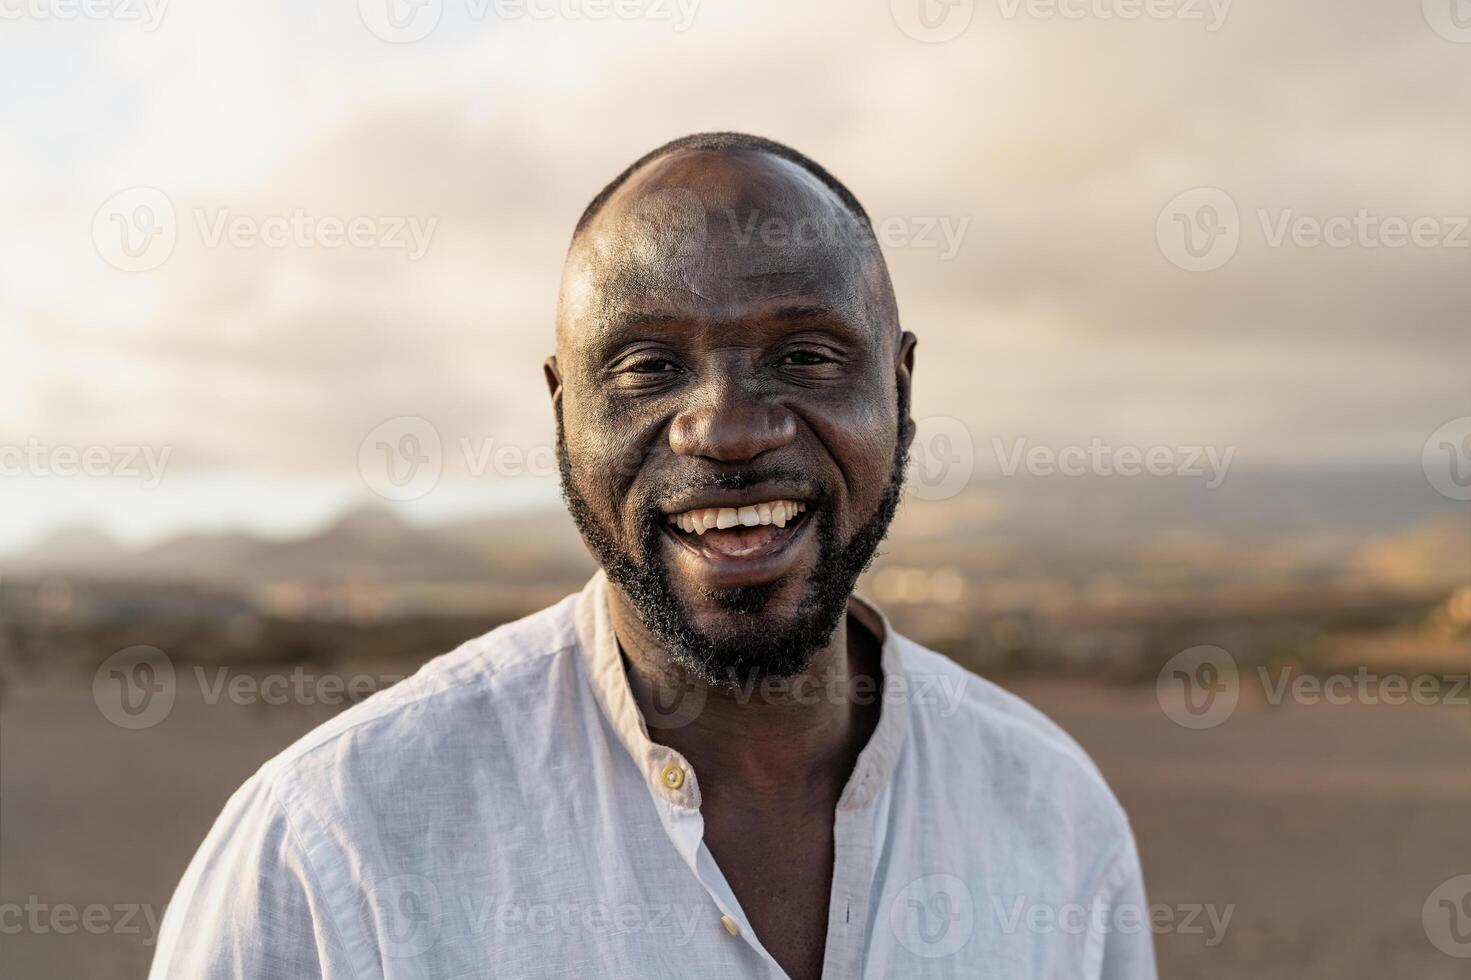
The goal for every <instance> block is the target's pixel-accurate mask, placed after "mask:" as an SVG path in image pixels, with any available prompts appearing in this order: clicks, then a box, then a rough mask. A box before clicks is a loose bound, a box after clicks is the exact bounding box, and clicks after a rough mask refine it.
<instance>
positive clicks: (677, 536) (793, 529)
mask: <svg viewBox="0 0 1471 980" xmlns="http://www.w3.org/2000/svg"><path fill="white" fill-rule="evenodd" d="M701 499H702V500H703V499H705V498H701ZM712 499H713V498H712ZM726 499H727V500H728V499H730V495H728V494H727V495H726ZM749 499H751V498H749V496H748V500H749ZM754 499H756V500H769V499H772V498H769V497H757V498H754ZM786 499H798V498H793V497H788V498H786ZM735 506H740V503H699V504H694V505H692V507H691V508H687V509H694V508H695V507H735ZM673 513H682V512H681V511H675V512H673ZM811 515H812V508H811V507H809V508H808V509H807V510H805V511H803V512H802V513H800V514H798V515H797V520H796V521H795V522H794V523H792V524H789V525H788V526H787V527H786V528H784V529H782V530H783V532H784V533H783V536H782V537H780V538H778V540H777V541H775V542H774V543H773V544H772V546H771V547H770V549H769V550H763V551H761V552H760V553H758V554H753V555H742V556H740V557H736V556H733V555H722V554H720V553H719V552H716V551H713V550H710V549H707V548H701V547H700V546H699V545H698V543H697V542H698V540H699V539H698V538H697V537H696V538H695V540H694V541H690V540H687V538H688V537H695V536H693V535H688V534H687V533H686V532H684V531H680V530H678V529H676V528H674V527H673V526H672V525H670V524H664V525H663V531H664V537H665V538H667V539H668V540H669V543H670V545H671V547H670V549H669V550H670V564H671V566H673V570H675V571H676V574H682V575H683V576H684V577H685V578H687V579H690V580H692V581H693V582H695V583H696V584H697V585H699V586H702V587H704V588H707V589H734V588H739V587H741V586H746V585H761V584H764V583H766V582H771V581H773V580H775V579H778V578H780V577H782V576H783V575H785V574H786V573H787V572H789V571H790V570H791V569H792V566H793V565H794V564H795V563H796V561H797V559H798V557H799V556H800V554H801V551H802V547H801V546H802V545H803V544H804V543H805V542H806V540H807V538H808V536H809V535H808V529H809V526H810V525H811V524H812V521H810V520H808V517H810V516H811Z"/></svg>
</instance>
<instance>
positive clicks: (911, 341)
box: [894, 330, 919, 446]
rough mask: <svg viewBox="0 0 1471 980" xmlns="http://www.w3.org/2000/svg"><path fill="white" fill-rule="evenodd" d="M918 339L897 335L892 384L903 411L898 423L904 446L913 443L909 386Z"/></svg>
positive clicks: (911, 379) (902, 334) (913, 430)
mask: <svg viewBox="0 0 1471 980" xmlns="http://www.w3.org/2000/svg"><path fill="white" fill-rule="evenodd" d="M918 344H919V338H918V337H916V336H915V335H914V334H912V333H910V332H909V331H908V330H905V331H904V332H903V333H901V334H900V335H899V349H898V351H897V352H896V356H895V358H894V383H895V384H896V385H897V386H898V388H899V404H900V406H902V408H903V411H904V418H902V419H900V420H899V421H900V422H901V423H902V424H903V426H904V444H905V445H906V446H908V445H910V444H911V443H913V442H914V433H915V425H914V414H913V412H912V411H910V405H911V404H912V403H911V401H910V394H911V391H912V389H911V385H912V384H913V381H914V348H915V347H916V346H918Z"/></svg>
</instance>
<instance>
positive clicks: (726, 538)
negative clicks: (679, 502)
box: [666, 500, 807, 560]
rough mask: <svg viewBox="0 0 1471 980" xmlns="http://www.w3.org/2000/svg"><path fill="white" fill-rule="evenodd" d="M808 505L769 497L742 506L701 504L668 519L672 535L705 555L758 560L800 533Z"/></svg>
mask: <svg viewBox="0 0 1471 980" xmlns="http://www.w3.org/2000/svg"><path fill="white" fill-rule="evenodd" d="M806 510H807V505H806V504H805V503H802V502H801V501H797V500H768V501H761V502H759V503H753V504H746V505H743V506H740V507H700V508H696V509H694V510H687V511H684V512H682V513H679V514H669V515H668V516H667V518H666V521H667V523H668V525H669V526H670V527H671V528H678V529H679V530H678V531H671V536H672V537H674V538H675V540H677V541H678V542H679V543H680V544H682V545H684V546H685V547H687V548H689V549H690V550H692V551H694V552H696V553H697V554H699V555H701V556H702V557H705V558H724V559H730V558H737V559H746V560H750V559H755V558H761V557H765V556H766V555H770V554H772V553H773V552H776V551H779V550H780V549H781V548H782V547H783V546H785V545H786V544H787V542H789V541H791V539H792V538H794V537H795V536H796V534H797V529H798V526H799V525H800V524H802V523H803V515H804V514H805V513H806Z"/></svg>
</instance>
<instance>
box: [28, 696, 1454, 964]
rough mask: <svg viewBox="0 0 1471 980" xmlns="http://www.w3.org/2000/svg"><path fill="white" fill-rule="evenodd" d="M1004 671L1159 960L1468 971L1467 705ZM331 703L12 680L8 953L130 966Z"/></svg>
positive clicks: (142, 957) (43, 960) (45, 960)
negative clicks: (228, 811) (1205, 694)
mask: <svg viewBox="0 0 1471 980" xmlns="http://www.w3.org/2000/svg"><path fill="white" fill-rule="evenodd" d="M181 687H182V686H181ZM1017 690H1018V691H1019V693H1021V694H1022V695H1023V696H1024V697H1026V698H1027V699H1029V700H1030V701H1032V702H1033V703H1034V704H1036V705H1037V706H1038V707H1040V708H1042V709H1043V710H1044V711H1046V712H1047V713H1048V714H1050V715H1051V716H1052V717H1054V718H1055V719H1056V720H1057V721H1059V722H1060V723H1061V724H1062V725H1063V726H1064V727H1065V728H1067V729H1068V730H1069V731H1070V732H1072V733H1073V735H1074V736H1075V737H1076V738H1077V739H1078V740H1079V741H1080V742H1081V743H1082V744H1083V746H1084V747H1085V748H1086V749H1088V751H1089V752H1090V753H1092V755H1093V757H1094V758H1095V760H1097V762H1098V764H1099V765H1100V767H1101V768H1102V769H1103V771H1104V774H1105V775H1106V776H1107V777H1108V778H1109V780H1110V782H1111V783H1112V785H1113V787H1114V790H1115V792H1116V793H1117V794H1118V796H1119V797H1120V799H1121V800H1122V801H1123V803H1124V806H1125V808H1126V809H1127V810H1128V812H1129V814H1130V816H1131V819H1132V820H1133V823H1134V827H1135V832H1136V834H1137V836H1138V839H1139V842H1140V848H1141V851H1142V854H1143V859H1144V866H1145V873H1146V877H1147V881H1148V886H1149V891H1150V896H1149V897H1150V901H1151V902H1152V903H1157V904H1159V905H1162V906H1167V907H1168V908H1169V909H1170V910H1171V913H1172V918H1173V920H1174V921H1175V922H1176V923H1177V924H1178V925H1179V928H1174V929H1170V930H1168V931H1164V932H1161V933H1159V934H1158V935H1157V936H1156V946H1157V949H1158V955H1159V965H1160V974H1161V976H1163V977H1189V978H1194V980H1212V978H1224V977H1232V978H1235V977H1251V978H1254V980H1272V978H1284V980H1285V978H1292V980H1300V978H1305V977H1333V978H1335V980H1350V978H1360V977H1362V978H1366V980H1368V978H1373V980H1383V978H1388V977H1415V978H1417V980H1430V978H1437V977H1447V978H1449V977H1465V976H1468V975H1471V960H1467V959H1453V958H1451V957H1449V956H1447V955H1446V954H1444V953H1442V952H1440V951H1439V950H1437V949H1436V948H1435V946H1434V945H1432V943H1431V941H1430V940H1429V938H1428V937H1427V933H1426V929H1425V927H1424V926H1423V925H1422V919H1421V910H1422V907H1424V905H1425V903H1426V899H1427V898H1428V897H1429V896H1430V893H1431V892H1432V890H1434V889H1435V888H1436V886H1437V885H1439V884H1441V883H1442V882H1444V881H1445V880H1447V879H1448V878H1451V877H1453V876H1455V875H1460V874H1467V873H1471V710H1468V709H1467V708H1465V707H1449V706H1435V707H1426V706H1417V705H1407V706H1403V707H1389V706H1383V705H1378V706H1369V705H1362V704H1354V705H1346V706H1339V705H1329V704H1321V705H1315V706H1306V705H1301V704H1292V705H1286V706H1282V707H1275V708H1274V707H1270V706H1266V705H1250V704H1245V703H1243V704H1242V706H1241V707H1240V708H1238V710H1237V711H1236V713H1235V714H1234V715H1233V716H1232V717H1231V718H1230V719H1229V720H1228V721H1227V722H1225V723H1224V724H1222V725H1220V726H1219V727H1217V728H1214V729H1209V730H1205V731H1190V730H1186V729H1183V728H1180V727H1178V726H1176V725H1175V724H1173V723H1172V722H1170V721H1169V720H1168V718H1167V717H1166V716H1165V715H1164V714H1163V713H1162V712H1161V710H1160V708H1159V706H1158V705H1157V704H1156V703H1155V700H1154V692H1153V689H1152V688H1119V687H1104V686H1098V685H1082V684H1065V683H1058V682H1046V683H1039V682H1027V683H1024V684H1019V685H1017ZM328 713H329V711H328V710H327V709H323V708H316V709H307V708H302V707H290V708H280V707H275V708H272V707H265V706H261V705H253V706H245V707H241V706H228V707H227V706H221V705H215V706H210V705H206V704H204V703H202V702H201V701H200V700H199V699H198V698H197V697H196V698H195V699H193V700H191V699H189V698H188V697H183V696H181V697H180V700H179V701H178V702H177V703H176V704H175V706H174V708H173V710H172V712H171V713H170V714H169V715H168V717H167V718H166V719H165V720H164V721H163V722H161V723H159V724H158V725H156V726H155V727H153V728H149V729H146V730H142V731H125V730H122V729H120V728H118V727H115V726H114V725H112V724H111V723H109V722H108V721H107V720H106V719H104V718H103V717H102V715H101V714H100V713H99V712H98V710H97V708H96V706H95V705H94V703H93V701H92V698H91V693H90V690H87V689H80V686H79V689H78V690H75V691H56V690H51V691H46V692H42V691H36V690H29V691H27V690H16V689H12V690H11V691H9V692H8V694H7V697H6V700H5V702H4V704H3V706H0V903H14V906H12V905H9V904H7V905H5V908H6V909H7V910H8V911H7V913H6V915H5V916H4V917H3V918H0V959H3V961H4V963H5V969H4V971H3V972H4V974H5V975H6V976H11V977H17V978H50V977H90V978H95V980H105V978H114V977H117V978H125V977H126V978H134V977H141V976H144V975H145V974H146V972H147V966H148V963H149V960H150V957H151V955H152V947H151V940H152V935H153V932H154V929H155V928H156V925H155V923H154V921H153V920H154V919H155V918H156V916H157V915H159V914H161V912H162V909H163V907H164V905H165V904H166V903H167V901H168V899H169V895H170V893H171V891H172V889H173V886H174V884H175V883H176V882H177V880H178V878H179V875H180V873H181V872H182V871H183V869H184V865H185V863H186V862H187V861H188V859H189V856H190V854H191V853H192V851H193V849H194V847H195V846H196V845H197V844H198V842H199V840H200V839H201V837H202V836H203V834H204V832H205V830H206V829H207V828H208V826H209V824H210V823H211V821H212V820H213V819H214V817H215V815H216V814H217V813H218V811H219V809H220V807H221V805H222V804H223V803H224V801H225V798H226V797H227V796H228V795H229V793H230V792H231V791H232V790H233V789H234V788H235V787H236V786H237V785H238V784H239V783H240V782H241V780H242V779H244V778H245V777H246V776H247V775H248V774H249V773H250V772H251V771H253V770H254V769H255V767H256V766H258V765H259V764H260V763H261V762H262V761H264V760H265V759H266V758H268V757H269V756H270V755H272V754H273V753H275V752H276V751H278V750H279V749H281V748H283V747H284V746H286V745H287V744H289V743H290V742H291V741H292V740H293V739H295V738H296V737H297V736H298V735H300V734H302V733H303V732H305V731H306V730H307V729H309V728H310V727H312V726H313V725H314V724H316V723H317V722H319V721H321V720H322V719H323V718H325V717H326V716H327V714H328ZM38 902H39V903H44V905H45V906H46V907H47V908H48V909H55V908H59V907H62V906H67V905H70V906H75V907H76V908H77V909H78V910H84V909H85V907H86V906H91V905H100V906H103V907H104V910H100V911H99V910H94V911H93V912H92V913H90V914H91V915H92V916H94V918H93V919H91V920H89V921H88V922H86V923H84V921H83V920H82V919H78V920H77V921H69V920H66V919H65V918H62V919H59V920H54V921H53V925H51V926H45V925H43V927H42V928H39V929H37V928H34V927H32V926H30V925H29V924H27V923H26V922H25V921H23V917H26V916H28V915H29V913H28V912H26V911H25V907H26V906H27V904H31V905H35V904H36V903H38ZM15 906H19V907H20V908H19V910H16V909H15ZM1192 906H1213V907H1214V909H1215V910H1216V911H1217V913H1218V914H1221V913H1224V912H1225V910H1227V909H1228V908H1229V909H1230V916H1231V917H1230V919H1229V921H1228V922H1227V924H1226V926H1225V929H1224V933H1223V934H1221V935H1220V936H1219V937H1218V939H1219V941H1217V942H1215V944H1214V945H1211V944H1210V943H1211V942H1212V941H1213V932H1214V930H1213V929H1212V927H1211V926H1210V924H1209V922H1208V920H1207V918H1206V916H1205V915H1204V914H1203V913H1202V914H1200V915H1199V916H1198V917H1197V918H1196V919H1195V920H1194V921H1193V922H1187V921H1186V918H1187V915H1188V911H1187V910H1188V909H1189V908H1190V907H1192ZM130 910H131V911H130ZM78 914H79V915H80V914H81V912H80V911H79V913H78ZM18 923H19V924H20V926H21V927H20V928H19V930H18V931H17V930H16V928H15V927H16V925H17V924H18Z"/></svg>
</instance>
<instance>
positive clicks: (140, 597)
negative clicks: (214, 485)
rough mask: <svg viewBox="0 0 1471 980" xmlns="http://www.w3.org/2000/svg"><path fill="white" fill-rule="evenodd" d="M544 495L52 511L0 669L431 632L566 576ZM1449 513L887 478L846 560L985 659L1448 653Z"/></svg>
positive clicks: (1366, 474)
mask: <svg viewBox="0 0 1471 980" xmlns="http://www.w3.org/2000/svg"><path fill="white" fill-rule="evenodd" d="M593 568H594V566H593V563H592V561H591V559H590V558H589V556H588V554H587V552H586V551H585V549H584V548H583V545H582V542H581V540H580V539H579V538H578V536H577V534H576V531H575V529H574V528H573V526H572V523H571V520H570V519H569V518H568V517H567V515H566V514H565V512H563V511H561V510H538V511H530V512H521V513H516V514H513V515H509V516H505V517H495V518H487V517H481V518H476V519H472V520H461V521H450V522H443V523H437V524H419V523H413V522H410V521H408V520H406V519H405V518H403V517H401V516H399V515H398V514H397V513H396V512H395V511H393V510H391V509H390V508H389V506H388V505H386V504H384V505H364V506H362V507H360V508H356V509H352V510H349V511H348V512H346V513H344V514H342V515H341V516H340V517H339V518H337V519H336V520H335V521H333V522H332V523H330V524H329V525H328V526H326V527H325V528H323V529H321V530H320V531H319V532H317V533H314V534H310V535H306V536H302V537H297V538H285V539H272V538H262V537H257V536H253V535H251V534H247V533H219V534H198V533H190V534H183V535H179V536H176V537H173V538H171V539H168V540H165V541H162V542H160V543H157V544H155V545H153V546H150V547H147V548H142V549H130V548H126V547H124V546H122V545H119V544H118V543H116V542H115V541H113V540H112V539H110V538H109V537H108V536H107V535H106V534H105V533H103V532H101V531H98V530H95V529H89V528H85V527H80V528H72V529H65V530H61V531H58V532H56V533H54V534H53V535H51V536H49V537H47V538H45V539H44V540H43V541H42V542H41V543H39V544H38V545H36V546H35V547H33V548H30V549H28V550H26V551H25V552H23V553H20V554H16V555H13V556H11V557H10V558H9V559H8V560H7V561H5V562H4V563H3V564H0V571H3V577H0V630H3V632H0V670H3V671H4V674H5V676H7V677H10V678H17V679H18V678H21V677H26V678H30V679H33V680H41V679H44V678H47V677H73V678H74V677H79V676H89V675H90V674H91V672H92V671H93V670H95V669H96V667H97V665H98V664H99V663H101V661H102V660H103V659H105V658H106V657H107V656H109V655H111V654H112V653H114V652H116V651H118V650H120V649H122V648H124V647H127V646H130V645H134V644H146V645H150V646H155V647H158V648H160V649H162V650H163V651H165V652H166V653H167V654H168V655H169V657H170V658H172V659H173V660H175V661H176V662H179V663H184V664H190V663H193V664H205V665H209V664H229V665H231V666H233V667H236V668H240V667H249V666H260V667H266V668H272V667H276V666H279V665H282V664H306V665H312V666H317V667H322V666H345V665H351V666H355V667H357V666H362V665H370V666H372V667H374V668H375V669H380V670H385V671H387V670H390V669H393V670H398V671H405V672H406V671H412V670H413V669H414V668H416V667H417V666H418V665H419V664H420V663H422V662H423V661H424V660H426V659H428V658H429V657H430V656H433V655H434V654H436V653H440V652H444V651H446V650H448V649H451V648H452V647H453V646H455V645H456V644H458V643H459V642H460V641H462V640H464V639H466V638H468V637H471V636H474V635H478V634H479V633H482V632H484V631H486V630H488V629H491V628H493V627H494V626H496V625H498V624H500V623H503V622H508V621H510V620H513V619H517V618H519V617H521V616H523V615H526V614H528V613H530V612H533V611H535V610H537V609H540V608H542V607H544V606H546V605H549V604H551V603H552V602H554V601H556V600H557V599H559V598H561V597H562V596H564V595H566V594H568V593H569V592H573V591H576V590H577V589H579V588H580V587H581V585H582V583H583V582H585V581H586V579H587V577H588V576H589V575H590V574H591V573H592V571H593ZM1468 587H1471V514H1468V513H1467V512H1466V510H1465V508H1458V507H1456V506H1454V505H1453V504H1452V502H1450V501H1447V500H1445V499H1444V498H1443V497H1439V496H1438V495H1436V494H1435V493H1434V492H1433V491H1432V490H1431V489H1430V488H1429V487H1428V485H1426V484H1425V483H1424V480H1423V477H1422V476H1421V474H1419V473H1408V474H1400V473H1397V472H1395V471H1389V470H1385V471H1377V472H1376V471H1357V472H1343V473H1335V472H1328V473H1276V474H1273V473H1266V474H1258V475H1254V476H1253V475H1239V476H1237V477H1236V478H1235V479H1230V480H1227V481H1226V482H1225V483H1224V484H1223V485H1222V486H1221V487H1219V488H1217V489H1214V490H1207V489H1204V488H1203V487H1202V486H1201V485H1199V484H1198V483H1192V482H1189V481H1184V480H1179V479H1173V480H1172V479H1165V478H1161V479H1135V480H1118V479H1114V480H1110V479H1105V478H1092V479H1073V480H1061V479H1046V478H1035V477H1033V478H1026V479H1012V480H993V481H990V482H989V483H980V484H977V485H976V486H973V487H972V488H970V489H967V490H965V491H964V492H962V493H960V494H958V495H957V496H955V497H952V498H950V499H946V500H922V499H919V500H916V499H909V500H907V501H906V503H905V505H904V507H903V508H902V509H901V513H900V516H899V518H898V519H897V521H896V523H895V526H894V529H893V532H892V534H891V537H890V540H889V541H888V543H887V544H886V545H885V546H884V547H883V549H881V555H880V558H879V559H878V560H877V561H876V562H875V565H874V567H873V569H872V570H871V571H870V572H869V573H868V574H867V575H866V576H865V577H864V579H863V580H862V582H861V583H860V591H863V592H864V593H865V594H867V595H869V596H871V597H872V598H874V599H875V600H876V601H877V602H879V603H880V605H881V606H882V607H883V608H884V609H885V610H886V612H887V613H888V614H889V615H890V617H891V619H892V620H893V621H894V623H895V624H896V626H897V627H898V628H899V629H900V630H901V631H902V632H904V633H906V634H907V635H910V636H912V637H914V638H915V639H917V640H919V641H920V642H922V643H925V644H927V645H929V646H932V647H934V648H936V649H939V650H942V651H944V652H945V653H946V654H948V655H949V656H951V657H953V658H954V659H956V660H958V661H960V662H961V663H963V664H965V665H966V666H967V667H970V668H971V669H973V670H975V671H977V672H978V673H981V674H983V675H992V676H996V675H1003V674H1011V673H1026V672H1045V673H1047V674H1049V675H1052V676H1058V675H1062V676H1070V677H1088V678H1105V679H1115V680H1140V679H1148V680H1152V679H1153V678H1154V676H1155V674H1156V672H1157V671H1158V670H1159V667H1160V665H1161V664H1162V663H1163V662H1164V661H1165V660H1167V659H1168V658H1169V657H1170V656H1172V655H1173V654H1174V653H1177V652H1179V651H1180V650H1182V649H1184V648H1187V647H1190V646H1192V645H1196V644H1205V643H1209V644H1214V645H1217V646H1221V647H1224V648H1225V649H1227V650H1229V651H1230V652H1231V653H1232V655H1233V656H1234V657H1236V658H1237V660H1238V662H1241V663H1243V664H1244V665H1252V664H1259V663H1263V664H1264V663H1290V664H1293V665H1296V666H1299V667H1302V668H1304V669H1309V670H1311V669H1314V668H1324V669H1331V670H1340V669H1342V668H1344V667H1345V666H1350V667H1356V666H1360V665H1363V666H1366V667H1370V668H1377V669H1381V670H1389V669H1392V670H1395V671H1400V672H1405V671H1408V672H1444V673H1455V672H1462V673H1464V672H1465V671H1466V670H1467V669H1468V667H1471V597H1468V594H1467V589H1468Z"/></svg>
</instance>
